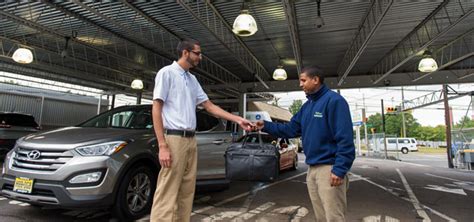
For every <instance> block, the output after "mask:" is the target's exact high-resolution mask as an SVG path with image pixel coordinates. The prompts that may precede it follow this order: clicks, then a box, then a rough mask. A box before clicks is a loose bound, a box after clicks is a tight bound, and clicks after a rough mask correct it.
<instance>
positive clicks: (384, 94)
mask: <svg viewBox="0 0 474 222" xmlns="http://www.w3.org/2000/svg"><path fill="white" fill-rule="evenodd" d="M449 86H450V87H451V88H453V89H454V90H456V91H457V92H467V91H473V90H474V84H473V83H471V84H450V85H449ZM403 89H404V95H405V100H412V99H415V98H417V97H420V96H424V95H427V94H430V93H431V92H433V91H437V90H441V89H442V85H430V86H405V87H403ZM274 95H275V96H276V97H277V98H280V99H279V101H278V104H279V106H281V107H283V108H288V107H289V106H290V105H291V104H292V103H293V100H296V99H301V100H303V102H304V101H306V96H305V94H304V93H303V92H302V91H297V92H288V93H274ZM341 95H342V96H343V97H344V98H345V99H346V100H347V102H348V103H349V106H350V108H351V111H352V112H353V113H354V110H359V112H361V111H360V110H361V109H362V108H363V107H364V102H365V108H366V113H367V116H370V115H374V114H375V113H381V99H383V100H384V106H385V107H388V106H393V107H395V106H399V105H400V103H401V102H402V92H401V87H381V88H364V89H342V90H341ZM449 105H450V106H451V107H452V109H453V120H454V123H457V122H459V120H460V119H461V118H462V117H463V116H465V115H466V113H467V116H468V117H469V118H471V119H473V112H472V104H471V96H463V97H460V98H458V99H453V100H449ZM469 106H471V107H469ZM468 108H469V110H468ZM467 111H468V112H467ZM412 115H413V116H414V117H415V119H417V121H418V123H420V124H421V125H423V126H437V125H445V119H444V104H443V103H442V102H441V103H437V104H435V105H431V106H427V107H423V108H419V109H415V110H414V111H413V113H412Z"/></svg>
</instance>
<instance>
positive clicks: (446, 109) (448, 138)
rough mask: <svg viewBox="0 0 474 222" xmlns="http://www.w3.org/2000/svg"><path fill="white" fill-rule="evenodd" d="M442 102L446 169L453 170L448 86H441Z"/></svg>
mask: <svg viewBox="0 0 474 222" xmlns="http://www.w3.org/2000/svg"><path fill="white" fill-rule="evenodd" d="M443 95H444V97H443V101H444V120H445V124H446V155H447V156H448V167H449V168H454V165H453V159H452V157H451V152H452V151H451V150H452V148H451V115H450V113H449V103H448V85H447V84H444V85H443Z"/></svg>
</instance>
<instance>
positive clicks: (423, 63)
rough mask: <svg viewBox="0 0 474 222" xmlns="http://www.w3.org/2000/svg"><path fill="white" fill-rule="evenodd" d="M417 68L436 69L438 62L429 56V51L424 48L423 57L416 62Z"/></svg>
mask: <svg viewBox="0 0 474 222" xmlns="http://www.w3.org/2000/svg"><path fill="white" fill-rule="evenodd" d="M418 70H419V71H420V72H434V71H436V70H438V64H437V63H436V60H434V59H433V57H432V56H431V52H430V51H428V50H426V51H425V53H423V59H421V60H420V63H419V64H418Z"/></svg>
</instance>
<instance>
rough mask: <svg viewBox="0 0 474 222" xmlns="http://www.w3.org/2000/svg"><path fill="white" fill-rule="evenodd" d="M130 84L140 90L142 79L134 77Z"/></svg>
mask: <svg viewBox="0 0 474 222" xmlns="http://www.w3.org/2000/svg"><path fill="white" fill-rule="evenodd" d="M130 86H131V87H132V89H138V90H141V89H143V81H142V80H141V79H134V80H133V81H132V84H131V85H130Z"/></svg>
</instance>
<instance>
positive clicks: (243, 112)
mask: <svg viewBox="0 0 474 222" xmlns="http://www.w3.org/2000/svg"><path fill="white" fill-rule="evenodd" d="M240 96H241V97H240V99H239V114H240V116H242V117H243V118H246V117H247V93H242V94H240ZM237 127H238V126H237ZM237 129H239V128H237ZM238 132H240V133H239V134H240V135H245V130H244V129H241V130H238Z"/></svg>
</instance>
